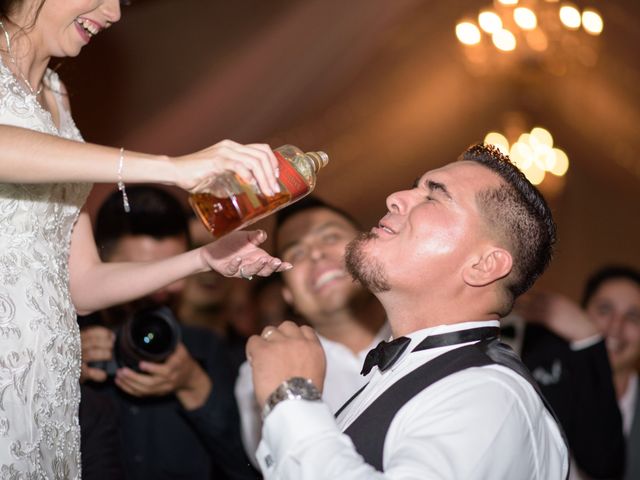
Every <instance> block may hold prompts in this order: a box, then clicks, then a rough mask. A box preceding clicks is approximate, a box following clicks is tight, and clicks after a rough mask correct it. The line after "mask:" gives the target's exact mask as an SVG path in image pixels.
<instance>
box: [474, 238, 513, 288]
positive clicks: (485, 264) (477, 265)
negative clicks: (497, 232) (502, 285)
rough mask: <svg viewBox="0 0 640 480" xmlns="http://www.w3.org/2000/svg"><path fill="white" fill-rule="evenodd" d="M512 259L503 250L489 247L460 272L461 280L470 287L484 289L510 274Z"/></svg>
mask: <svg viewBox="0 0 640 480" xmlns="http://www.w3.org/2000/svg"><path fill="white" fill-rule="evenodd" d="M512 267H513V258H512V257H511V253H509V252H508V251H507V250H505V249H504V248H498V247H491V249H487V250H485V251H484V252H483V253H482V255H481V256H480V257H476V258H475V259H473V260H472V261H470V262H469V265H468V266H466V267H465V268H464V270H463V271H462V279H463V280H464V282H465V283H466V284H467V285H469V286H472V287H484V286H486V285H489V284H491V283H493V282H495V281H497V280H500V279H501V278H504V277H506V276H507V275H509V273H511V268H512Z"/></svg>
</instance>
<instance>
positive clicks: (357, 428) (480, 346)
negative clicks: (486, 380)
mask: <svg viewBox="0 0 640 480" xmlns="http://www.w3.org/2000/svg"><path fill="white" fill-rule="evenodd" d="M491 364H498V365H502V366H505V367H507V368H510V369H511V370H513V371H515V372H516V373H517V374H519V375H520V376H522V377H523V378H524V379H525V380H527V382H529V383H530V384H531V385H532V386H533V388H534V389H535V391H536V392H537V393H538V395H539V396H540V398H541V399H542V401H543V402H544V405H545V407H546V408H547V409H548V410H549V412H550V413H551V414H552V415H553V417H554V418H555V419H556V422H557V418H556V415H555V413H554V412H553V410H552V409H551V406H550V405H549V404H548V403H547V401H546V399H545V398H544V396H543V395H542V393H541V392H540V388H539V386H538V384H537V383H536V381H535V380H534V379H533V377H532V376H531V373H530V372H529V370H527V367H525V366H524V364H523V363H522V361H521V360H520V358H519V357H518V355H517V354H516V353H515V352H514V351H513V350H511V348H509V347H508V346H506V345H504V344H502V343H500V342H499V341H498V340H495V339H494V340H489V341H482V342H478V343H475V344H473V345H467V346H465V347H460V348H456V349H453V350H450V351H448V352H446V353H444V354H442V355H440V356H438V357H436V358H435V359H433V360H431V361H429V362H427V363H425V364H424V365H422V366H421V367H418V368H417V369H416V370H414V371H412V372H411V373H409V374H407V375H406V376H404V377H402V378H401V379H400V380H398V381H397V382H396V383H394V384H393V385H392V386H391V387H389V388H388V389H387V390H386V391H384V392H383V393H382V394H381V395H380V396H379V397H378V398H377V399H376V400H374V401H373V403H371V405H369V406H368V407H367V408H366V409H365V410H364V412H362V414H360V416H359V417H358V418H356V419H355V420H354V422H353V423H352V424H351V425H349V427H348V428H347V429H346V430H345V431H344V433H345V434H347V435H349V437H351V440H352V441H353V444H354V445H355V447H356V450H357V451H358V453H359V454H360V455H362V457H363V458H364V460H365V462H366V463H368V464H369V465H371V466H373V467H375V468H376V470H379V471H383V469H382V450H383V448H384V441H385V438H386V436H387V431H388V430H389V426H390V425H391V421H392V420H393V418H394V417H395V415H396V413H397V412H398V411H399V410H400V409H401V408H402V406H403V405H405V404H406V403H407V402H408V401H409V400H411V399H412V398H413V397H414V396H416V395H417V394H418V393H420V392H421V391H423V390H424V389H425V388H427V387H429V386H430V385H432V384H434V383H435V382H437V381H439V380H442V379H443V378H445V377H447V376H449V375H451V374H453V373H456V372H459V371H461V370H464V369H467V368H470V367H482V366H485V365H491ZM362 390H364V387H362V388H361V389H360V390H359V391H358V392H356V394H355V395H354V396H353V397H351V398H350V399H349V400H348V401H347V402H346V403H345V404H344V405H343V406H342V408H340V410H338V413H336V417H337V416H338V415H339V414H340V413H341V412H342V410H343V409H344V408H345V407H346V406H347V405H349V404H350V403H351V401H353V400H354V399H355V398H356V397H357V396H358V395H359V394H360V393H361V392H362ZM558 428H560V432H561V434H562V436H563V439H564V442H565V445H567V441H566V438H565V436H564V432H563V431H562V428H561V427H560V424H559V423H558Z"/></svg>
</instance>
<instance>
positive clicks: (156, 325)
mask: <svg viewBox="0 0 640 480" xmlns="http://www.w3.org/2000/svg"><path fill="white" fill-rule="evenodd" d="M131 339H132V340H133V343H134V345H135V346H136V347H137V348H139V349H140V350H143V351H145V352H147V353H149V354H151V355H158V354H162V353H164V352H166V351H167V350H169V349H170V348H171V345H172V343H173V331H172V329H171V326H170V325H169V324H168V323H167V322H166V321H165V319H164V318H163V317H162V316H159V315H157V314H146V315H144V316H142V317H137V318H136V320H135V321H134V322H133V324H132V325H131Z"/></svg>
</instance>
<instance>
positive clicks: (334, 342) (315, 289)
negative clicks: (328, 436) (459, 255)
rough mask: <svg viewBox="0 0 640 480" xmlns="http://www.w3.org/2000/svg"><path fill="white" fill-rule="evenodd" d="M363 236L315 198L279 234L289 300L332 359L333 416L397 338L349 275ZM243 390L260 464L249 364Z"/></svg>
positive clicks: (280, 221) (280, 218) (280, 222)
mask: <svg viewBox="0 0 640 480" xmlns="http://www.w3.org/2000/svg"><path fill="white" fill-rule="evenodd" d="M358 231H359V226H358V225H357V223H356V221H355V220H354V219H353V218H352V217H351V216H349V215H348V214H347V213H346V212H343V211H342V210H340V209H339V208H336V207H334V206H332V205H329V204H327V203H325V202H323V201H321V200H320V199H318V198H315V197H307V198H304V199H302V200H301V201H299V202H297V203H295V204H294V205H292V206H290V207H288V208H286V209H284V210H280V212H278V215H277V217H276V227H275V231H274V239H275V251H276V252H278V253H277V255H278V257H279V258H281V259H282V260H283V261H285V262H289V263H291V264H292V265H293V266H294V268H293V269H291V270H289V271H287V272H285V273H284V274H283V275H282V281H283V288H282V295H283V296H284V299H285V301H286V302H287V303H288V304H289V305H290V306H291V307H292V308H293V310H294V311H295V313H296V315H297V316H299V317H301V318H302V320H303V321H305V322H308V324H309V325H311V326H312V327H313V328H314V330H315V331H316V332H317V334H318V338H319V340H320V343H321V345H322V348H323V350H324V353H325V356H326V359H327V375H326V378H325V382H324V390H323V395H322V398H323V400H324V401H325V403H326V404H327V405H328V406H329V408H330V409H331V411H333V412H336V411H337V410H338V409H339V408H340V406H341V405H342V404H343V403H344V402H346V401H347V400H348V399H349V397H350V396H351V395H352V394H353V392H354V391H355V390H357V389H358V388H360V387H362V386H363V385H364V384H365V383H366V382H367V377H365V376H362V375H360V371H361V369H362V363H363V361H364V359H365V356H366V355H367V352H368V351H369V350H371V349H372V348H373V347H375V346H376V345H377V344H378V343H379V342H380V341H382V340H386V339H388V338H389V335H391V332H390V330H389V328H388V325H386V324H385V316H384V310H383V309H382V306H381V305H380V302H378V301H377V300H376V298H375V297H374V296H373V295H371V293H369V292H368V291H367V290H366V289H365V288H363V287H362V285H361V284H360V283H358V282H354V281H353V280H352V278H351V276H350V275H349V274H348V272H347V271H346V267H345V263H344V256H345V249H346V246H347V244H348V243H349V242H350V241H351V240H353V239H354V238H355V237H356V236H357V235H358ZM283 320H284V318H280V319H279V321H280V322H281V321H283ZM235 393H236V400H237V402H238V408H239V410H240V419H241V425H242V440H243V443H244V445H245V449H246V452H247V454H248V455H249V456H250V458H252V459H255V457H254V455H255V451H256V448H257V446H258V443H259V441H260V431H261V429H262V422H261V420H260V408H259V407H258V405H257V403H256V398H255V393H254V391H253V382H252V379H251V367H250V365H249V364H248V363H245V364H243V365H242V367H241V368H240V375H239V377H238V380H237V381H236V388H235Z"/></svg>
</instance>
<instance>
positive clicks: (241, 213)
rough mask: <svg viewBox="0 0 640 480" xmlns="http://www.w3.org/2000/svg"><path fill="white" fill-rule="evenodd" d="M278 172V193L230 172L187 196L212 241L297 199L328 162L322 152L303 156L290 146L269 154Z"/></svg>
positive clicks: (313, 185)
mask: <svg viewBox="0 0 640 480" xmlns="http://www.w3.org/2000/svg"><path fill="white" fill-rule="evenodd" d="M273 152H274V153H275V155H276V158H277V159H278V168H279V170H280V173H279V176H278V183H279V184H280V191H279V192H277V193H276V194H275V195H271V196H268V195H265V194H264V193H262V191H260V189H259V188H258V186H257V184H250V183H248V182H246V181H244V180H243V179H242V178H240V177H239V176H237V175H236V174H234V173H232V172H227V173H225V174H222V175H220V176H219V177H218V178H217V179H216V180H215V181H214V182H213V183H212V185H211V186H210V187H208V188H207V190H206V191H204V192H199V193H194V194H192V195H190V196H189V203H190V204H191V207H192V208H193V210H194V211H195V212H196V214H197V215H198V217H199V218H200V220H202V223H203V224H204V226H205V227H206V228H207V230H209V231H210V232H211V234H212V235H213V238H214V239H218V238H220V237H222V236H223V235H226V234H227V233H230V232H233V231H235V230H240V229H242V228H244V227H246V226H248V225H251V224H252V223H254V222H257V221H258V220H261V219H263V218H264V217H266V216H268V215H270V214H272V213H274V212H277V211H278V210H280V209H281V208H284V207H286V206H287V205H290V204H291V203H293V202H295V201H296V200H300V199H301V198H303V197H304V196H305V195H307V194H309V193H310V192H311V191H312V190H313V188H314V187H315V186H316V174H317V173H318V170H320V169H321V168H322V167H324V166H325V165H326V164H327V163H328V162H329V156H328V155H327V154H326V153H324V152H307V153H304V152H303V151H302V150H300V149H299V148H298V147H294V146H293V145H283V146H282V147H278V148H276V149H275V150H274V151H273Z"/></svg>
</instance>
